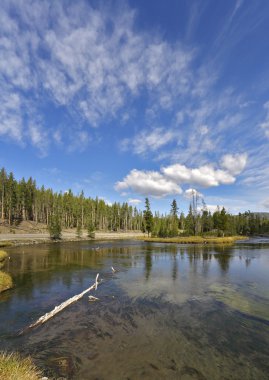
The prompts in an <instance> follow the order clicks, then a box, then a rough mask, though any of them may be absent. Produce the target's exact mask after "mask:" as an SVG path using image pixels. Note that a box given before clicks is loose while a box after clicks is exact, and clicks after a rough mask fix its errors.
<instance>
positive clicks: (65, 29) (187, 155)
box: [0, 0, 269, 213]
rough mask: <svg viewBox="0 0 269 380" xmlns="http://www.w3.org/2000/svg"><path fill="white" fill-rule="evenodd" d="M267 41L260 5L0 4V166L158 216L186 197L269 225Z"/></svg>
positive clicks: (268, 29)
mask: <svg viewBox="0 0 269 380" xmlns="http://www.w3.org/2000/svg"><path fill="white" fill-rule="evenodd" d="M268 35H269V2H268V1H267V0H259V1H248V0H225V1H224V0H222V1H221V0H219V1H215V0H211V1H209V0H200V1H195V0H192V1H187V0H184V1H183V0H169V1H167V0H159V1H158V0H147V1H144V0H136V1H134V0H132V1H131V0H130V1H110V2H109V1H103V2H99V1H96V0H95V1H90V0H89V1H86V0H85V1H83V0H76V1H66V0H65V1H64V0H62V1H60V0H59V1H52V0H51V1H49V0H44V1H40V0H2V1H1V9H0V144H1V151H0V159H1V166H4V167H5V168H6V169H7V170H8V171H13V173H14V175H15V176H16V178H22V177H23V176H24V177H26V178H28V177H29V176H32V177H33V178H35V179H36V180H37V184H38V185H39V186H41V185H42V184H44V185H45V186H46V187H52V188H53V189H54V190H57V191H60V190H62V191H65V190H67V189H69V188H71V189H72V190H73V191H74V193H79V192H80V191H81V190H82V189H83V190H84V192H85V194H86V195H87V196H91V197H95V196H99V197H102V198H104V199H105V200H107V201H108V202H114V201H120V202H126V201H128V202H130V204H134V205H137V206H138V207H140V208H143V207H144V198H145V196H149V197H150V200H151V203H152V206H153V209H154V210H157V209H159V210H160V211H162V212H165V211H169V208H170V204H171V201H172V199H173V198H176V199H177V201H178V203H179V205H180V209H181V210H183V211H185V210H187V208H188V204H189V197H190V194H191V193H192V191H197V192H198V193H199V194H201V197H203V198H204V200H205V202H206V204H207V205H208V207H209V208H210V209H214V207H215V206H216V205H220V206H222V205H224V206H225V207H227V208H228V209H229V211H231V212H233V213H237V212H238V211H245V210H248V209H250V210H252V211H266V210H267V209H269V191H268V190H269V39H268ZM191 189H193V190H191Z"/></svg>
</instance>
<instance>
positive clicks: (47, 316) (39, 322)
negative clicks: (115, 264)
mask: <svg viewBox="0 0 269 380" xmlns="http://www.w3.org/2000/svg"><path fill="white" fill-rule="evenodd" d="M98 277H99V273H98V274H97V276H96V279H95V283H94V284H93V285H92V286H90V287H89V288H88V289H86V290H84V291H83V292H82V293H80V294H77V295H76V296H73V297H72V298H69V299H68V300H66V301H64V302H63V303H61V304H60V305H59V306H55V308H54V309H53V310H52V311H50V312H49V313H46V314H45V315H42V317H40V318H39V319H38V320H37V321H36V322H34V323H32V324H31V325H29V326H28V327H27V328H26V329H24V330H22V331H21V332H20V334H19V335H22V334H23V333H24V332H25V331H27V330H29V329H31V328H33V327H36V326H39V325H42V324H43V323H45V322H47V321H48V320H49V319H51V318H52V317H54V315H56V314H58V313H59V312H60V311H62V310H63V309H65V308H66V307H67V306H69V305H71V304H72V303H74V302H76V301H78V300H79V299H80V298H82V297H83V296H84V294H86V293H88V292H90V291H91V290H93V289H95V290H97V286H98ZM99 284H100V282H99Z"/></svg>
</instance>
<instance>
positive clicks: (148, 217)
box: [143, 198, 153, 236]
mask: <svg viewBox="0 0 269 380" xmlns="http://www.w3.org/2000/svg"><path fill="white" fill-rule="evenodd" d="M143 217H144V225H145V231H147V233H148V236H149V234H150V232H151V231H152V227H153V215H152V212H151V209H150V203H149V199H148V198H146V199H145V210H144V212H143Z"/></svg>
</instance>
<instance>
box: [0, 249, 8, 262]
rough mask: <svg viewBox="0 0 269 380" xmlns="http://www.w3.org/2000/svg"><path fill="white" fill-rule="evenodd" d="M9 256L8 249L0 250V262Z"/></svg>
mask: <svg viewBox="0 0 269 380" xmlns="http://www.w3.org/2000/svg"><path fill="white" fill-rule="evenodd" d="M7 257H8V254H7V253H6V251H0V262H1V261H4V260H5V259H6V258H7Z"/></svg>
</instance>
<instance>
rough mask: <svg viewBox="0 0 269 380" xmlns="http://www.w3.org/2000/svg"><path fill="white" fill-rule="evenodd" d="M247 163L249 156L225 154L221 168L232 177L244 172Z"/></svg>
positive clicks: (244, 154)
mask: <svg viewBox="0 0 269 380" xmlns="http://www.w3.org/2000/svg"><path fill="white" fill-rule="evenodd" d="M246 163H247V154H246V153H243V154H225V155H224V156H223V157H222V159H221V166H222V168H224V169H225V170H227V171H228V172H229V173H230V174H232V175H237V174H240V173H241V172H242V170H243V169H244V168H245V166H246Z"/></svg>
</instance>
